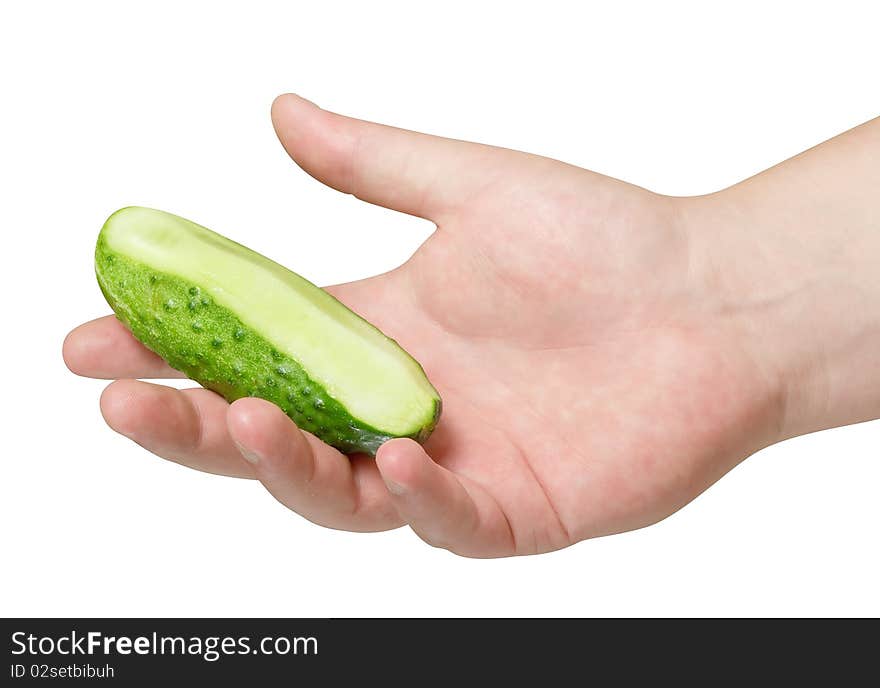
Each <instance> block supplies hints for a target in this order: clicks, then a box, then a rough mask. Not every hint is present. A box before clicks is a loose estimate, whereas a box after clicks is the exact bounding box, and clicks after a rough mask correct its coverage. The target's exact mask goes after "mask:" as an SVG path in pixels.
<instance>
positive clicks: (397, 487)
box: [382, 476, 406, 497]
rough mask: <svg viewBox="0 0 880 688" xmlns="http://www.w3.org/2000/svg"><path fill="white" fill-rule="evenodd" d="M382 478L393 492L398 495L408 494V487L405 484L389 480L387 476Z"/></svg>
mask: <svg viewBox="0 0 880 688" xmlns="http://www.w3.org/2000/svg"><path fill="white" fill-rule="evenodd" d="M382 479H383V480H384V481H385V487H387V488H388V491H389V492H390V493H391V494H393V495H397V496H398V497H399V496H400V495H403V494H406V488H405V487H404V486H403V485H401V484H400V483H396V482H394V481H393V480H389V479H388V478H386V477H385V476H382Z"/></svg>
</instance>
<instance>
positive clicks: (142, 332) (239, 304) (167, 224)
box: [95, 207, 441, 455]
mask: <svg viewBox="0 0 880 688" xmlns="http://www.w3.org/2000/svg"><path fill="white" fill-rule="evenodd" d="M95 271H96V274H97V278H98V284H99V285H100V287H101V290H102V291H103V293H104V296H105V297H106V298H107V301H108V303H109V304H110V306H111V307H112V308H113V310H114V311H115V313H116V315H117V317H118V318H119V319H120V320H121V321H122V322H123V323H124V324H125V325H126V326H127V327H128V328H129V329H130V330H131V332H132V333H133V334H134V336H135V337H137V338H138V339H139V340H140V341H141V342H143V343H144V344H145V345H146V346H147V347H148V348H150V349H152V350H153V351H155V352H156V353H157V354H159V355H160V356H161V357H162V358H164V359H165V360H166V361H168V363H169V364H170V365H171V366H172V367H174V368H177V369H178V370H180V371H182V372H183V373H185V374H186V375H187V376H188V377H190V378H192V379H193V380H196V381H198V382H199V383H200V384H202V385H203V386H205V387H207V388H209V389H212V390H214V391H216V392H218V393H219V394H222V395H223V396H224V397H225V398H226V399H228V400H229V401H233V400H235V399H239V398H241V397H246V396H255V397H261V398H263V399H266V400H268V401H271V402H273V403H274V404H277V405H278V406H279V407H281V409H282V410H283V411H284V412H285V413H286V414H287V415H288V416H290V417H291V418H292V419H293V420H294V421H295V422H296V424H297V425H298V426H299V427H300V428H302V429H303V430H307V431H308V432H311V433H313V434H315V435H317V436H318V437H320V438H321V439H322V440H323V441H325V442H327V443H328V444H331V445H333V446H334V447H337V448H338V449H340V450H341V451H343V452H345V453H354V452H365V453H368V454H372V455H375V453H376V450H377V449H378V448H379V446H380V445H381V444H382V443H383V442H385V441H386V440H388V439H391V438H394V437H411V438H413V439H415V440H417V441H419V442H423V441H424V440H426V439H427V438H428V436H429V435H430V434H431V431H432V430H433V429H434V426H435V425H436V423H437V420H438V419H439V417H440V407H441V402H440V396H439V394H438V393H437V391H436V390H435V389H434V387H433V386H432V385H431V383H430V382H429V381H428V378H427V376H426V375H425V373H424V371H423V370H422V367H421V366H420V365H419V364H418V362H416V360H415V359H413V358H412V357H411V356H410V355H409V354H408V353H406V351H404V350H403V349H402V348H401V347H400V346H399V345H398V344H397V343H396V342H395V341H394V340H392V339H390V338H389V337H387V336H385V335H384V334H382V332H380V331H379V330H378V329H376V328H375V327H374V326H373V325H371V324H369V323H368V322H367V321H366V320H364V319H362V318H361V317H360V316H358V315H357V314H355V313H354V312H352V311H351V310H349V309H348V308H346V307H345V306H344V305H343V304H342V303H340V302H339V301H337V300H336V299H335V298H333V297H332V296H330V295H329V294H328V293H327V292H325V291H324V290H323V289H320V288H318V287H316V286H315V285H313V284H312V283H310V282H308V281H307V280H305V279H304V278H302V277H300V276H299V275H297V274H295V273H293V272H291V271H290V270H288V269H286V268H284V267H282V266H281V265H279V264H277V263H275V262H273V261H271V260H269V259H268V258H266V257H264V256H262V255H260V254H258V253H256V252H254V251H251V250H250V249H248V248H245V247H244V246H241V245H240V244H237V243H235V242H233V241H230V240H229V239H226V238H225V237H222V236H221V235H219V234H216V233H215V232H212V231H211V230H209V229H206V228H204V227H201V226H200V225H197V224H195V223H193V222H190V221H189V220H185V219H183V218H181V217H177V216H176V215H172V214H170V213H165V212H162V211H159V210H152V209H149V208H138V207H130V208H123V209H122V210H119V211H117V212H116V213H114V214H113V215H111V216H110V218H109V219H108V220H107V222H106V223H105V224H104V227H103V228H102V229H101V233H100V235H99V236H98V243H97V247H96V250H95Z"/></svg>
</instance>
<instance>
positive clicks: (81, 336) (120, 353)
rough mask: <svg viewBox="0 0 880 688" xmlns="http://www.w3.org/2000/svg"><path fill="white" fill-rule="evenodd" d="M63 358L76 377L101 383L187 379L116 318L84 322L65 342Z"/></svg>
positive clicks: (108, 317) (107, 317)
mask: <svg viewBox="0 0 880 688" xmlns="http://www.w3.org/2000/svg"><path fill="white" fill-rule="evenodd" d="M62 355H63V356H64V362H65V363H66V364H67V367H68V368H70V370H71V371H72V372H74V373H76V374H77V375H82V376H84V377H94V378H98V379H102V380H116V379H119V378H180V377H186V376H185V375H184V374H183V373H181V372H180V371H179V370H175V369H174V368H172V367H171V366H169V365H168V364H167V363H166V362H165V361H164V360H163V359H162V358H161V357H160V356H159V355H158V354H155V353H153V352H152V351H150V350H149V349H148V348H147V347H145V346H144V345H143V344H141V343H140V342H139V341H138V340H137V339H135V338H134V335H132V333H131V332H129V331H128V330H127V329H126V328H125V326H124V325H123V324H122V323H121V322H119V320H117V319H116V317H115V316H112V315H108V316H105V317H103V318H98V319H97V320H92V321H90V322H87V323H83V324H82V325H80V326H79V327H77V328H75V329H74V330H73V331H71V332H70V334H68V335H67V337H66V338H65V339H64V346H63V348H62Z"/></svg>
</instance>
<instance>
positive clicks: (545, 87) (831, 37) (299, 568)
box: [0, 0, 880, 616]
mask: <svg viewBox="0 0 880 688" xmlns="http://www.w3.org/2000/svg"><path fill="white" fill-rule="evenodd" d="M823 4H824V7H821V6H818V5H815V6H814V5H810V4H809V3H803V2H797V3H795V2H792V3H781V2H780V3H766V2H761V3H750V2H742V1H740V2H729V3H726V2H712V3H700V2H664V3H649V2H641V3H637V2H614V3H611V2H595V3H556V2H547V1H546V0H545V1H544V2H540V3H539V2H531V3H523V4H520V3H513V2H505V3H498V4H492V3H476V2H471V3H461V4H458V3H455V2H450V1H449V0H447V1H446V2H442V3H436V4H434V5H433V6H430V5H428V4H427V3H411V2H407V3H395V4H391V3H376V2H364V3H350V4H345V3H336V2H309V3H293V2H289V3H276V4H266V3H259V2H247V3H238V6H237V7H235V8H233V7H230V6H225V5H222V4H221V3H216V2H212V3H204V4H201V3H181V2H172V3H163V2H155V1H154V2H151V3H124V2H104V3H101V2H57V3H47V2H31V3H24V2H19V3H15V2H13V3H4V4H3V9H2V10H0V70H2V72H0V75H2V89H0V99H2V108H0V121H2V127H0V209H2V215H0V217H2V223H0V224H2V233H3V234H2V243H0V246H2V254H0V255H2V270H0V280H2V293H3V294H4V295H5V299H4V307H5V315H4V317H3V318H2V320H0V322H2V337H0V347H2V352H0V361H2V365H3V369H2V371H3V372H2V377H0V379H2V381H3V383H4V384H3V388H4V390H5V394H4V396H3V398H2V401H0V405H2V409H3V410H2V416H0V417H2V419H3V421H2V426H3V428H2V433H3V449H2V457H3V463H2V467H3V468H2V478H0V518H2V521H0V538H2V541H0V551H2V558H3V561H2V564H0V614H2V615H3V616H12V615H26V616H30V615H37V616H39V615H93V616H100V615H108V616H113V615H145V616H154V615H180V616H187V615H205V616H220V615H257V616H260V615H268V616H288V615H293V616H300V615H302V616H364V615H379V616H384V615H414V616H422V615H442V616H445V615H502V616H508V615H578V616H580V615H587V616H592V615H878V614H880V590H878V580H880V554H878V524H880V506H878V500H877V496H876V495H877V493H878V491H880V462H878V450H877V447H878V445H880V424H878V423H876V422H875V423H869V424H863V425H861V426H854V427H849V428H843V429H838V430H833V431H829V432H824V433H821V434H818V435H813V436H808V437H803V438H799V439H796V440H793V441H789V442H786V443H784V444H782V445H777V446H775V447H772V448H770V449H767V450H765V451H763V452H761V453H760V454H758V455H756V456H754V457H752V458H751V459H749V460H748V461H746V462H745V463H744V464H743V465H742V466H740V467H739V468H738V469H736V470H735V471H733V473H732V474H730V475H728V476H727V477H726V478H725V479H724V480H722V481H721V482H720V483H719V484H717V485H716V486H714V487H713V488H711V489H710V490H709V491H708V492H707V493H705V494H704V495H703V496H701V497H700V498H699V499H697V500H696V501H695V502H694V503H693V504H691V505H690V506H688V507H686V508H685V509H684V510H683V511H681V512H679V513H678V514H676V515H674V516H672V517H671V518H669V519H667V520H666V521H664V522H662V523H661V524H659V525H656V526H654V527H651V528H648V529H645V530H642V531H639V532H634V533H629V534H625V535H618V536H614V537H609V538H604V539H600V540H596V541H591V542H584V543H581V544H579V545H576V546H574V547H571V548H569V549H567V550H565V551H561V552H557V553H554V554H549V555H543V556H539V557H527V558H518V559H507V560H490V561H475V560H466V559H462V558H459V557H456V556H454V555H451V554H449V553H448V552H445V551H441V550H435V549H431V548H429V547H428V546H426V545H424V544H422V542H421V541H420V540H418V539H417V538H416V537H415V536H414V535H413V534H412V533H411V532H409V531H408V530H398V531H394V532H390V533H384V534H374V535H358V534H351V533H343V532H336V531H330V530H324V529H321V528H318V527H317V526H313V525H311V524H310V523H308V522H306V521H304V520H302V519H301V518H299V517H298V516H296V515H295V514H293V513H290V512H288V511H286V510H285V509H284V508H283V507H282V506H280V505H279V504H277V503H276V502H275V501H274V500H272V499H271V498H270V497H269V496H268V494H267V493H265V492H264V490H263V489H262V488H261V487H260V485H259V484H256V483H253V482H249V481H237V480H233V479H227V478H220V477H215V476H210V475H206V474H201V473H196V472H192V471H189V470H187V469H184V468H181V467H179V466H177V465H175V464H171V463H168V462H165V461H162V460H160V459H157V458H155V457H153V456H151V455H150V454H148V453H147V452H145V451H144V450H142V449H140V448H139V447H137V446H135V445H133V444H131V443H129V442H128V441H127V440H125V439H124V438H123V437H121V436H118V435H116V434H114V433H113V432H112V431H110V430H109V429H108V428H107V427H106V426H105V425H104V423H103V422H102V420H101V416H100V414H99V411H98V404H97V398H98V394H99V392H100V391H101V389H102V388H103V386H104V384H105V383H103V382H100V381H91V380H85V379H79V378H76V377H74V376H73V375H72V374H70V373H69V372H68V371H67V369H66V368H65V367H64V365H63V363H62V360H61V356H60V347H61V342H62V339H63V336H64V334H65V333H66V331H67V330H68V329H69V328H70V327H72V326H74V325H76V324H77V323H79V322H80V321H82V320H86V319H90V318H93V317H96V316H98V315H102V314H104V313H105V312H108V309H107V307H106V305H105V303H104V301H103V299H102V297H101V294H100V292H99V291H98V287H97V285H96V283H95V280H94V276H93V272H92V251H93V245H94V240H95V237H96V234H97V231H98V229H99V228H100V226H101V224H102V222H103V220H104V219H105V217H106V216H107V215H108V214H109V213H110V212H112V211H113V210H115V209H116V208H118V207H120V206H124V205H129V204H139V205H148V206H154V207H159V208H163V209H167V210H170V211H172V212H175V213H179V214H181V215H184V216H186V217H191V218H193V219H194V220H196V221H198V222H200V223H203V224H205V225H207V226H209V227H212V228H214V229H217V230H218V231H220V232H222V233H224V234H227V235H229V236H231V237H233V238H235V239H238V240H239V241H243V242H245V243H247V244H248V245H250V246H252V247H254V248H255V249H257V250H259V251H261V252H264V253H266V254H268V255H270V256H272V257H274V258H276V259H278V260H279V261H281V262H282V263H285V264H286V265H288V266H289V267H291V268H292V269H294V270H296V271H298V272H300V273H302V274H304V275H305V276H307V277H309V278H311V279H312V280H313V281H315V282H318V283H321V284H327V283H333V282H338V281H346V280H351V279H355V278H358V277H364V276H368V275H371V274H374V273H377V272H380V271H384V270H387V269H389V268H391V267H393V266H395V265H396V264H398V263H399V262H401V261H403V260H404V259H405V258H406V257H407V256H409V255H410V253H411V252H412V251H413V250H415V248H416V247H417V246H418V245H419V243H420V242H421V241H422V240H424V238H425V237H426V236H427V235H428V234H429V232H430V231H431V225H430V224H429V223H427V222H424V221H421V220H416V219H413V218H410V217H407V216H404V215H399V214H396V213H394V212H391V211H388V210H384V209H380V208H374V207H370V206H367V205H365V204H362V203H360V202H359V201H357V200H355V199H353V198H351V197H348V196H343V195H341V194H339V193H337V192H335V191H332V190H329V189H326V188H324V187H322V186H321V185H320V184H318V183H317V182H315V181H313V180H312V179H310V178H309V177H307V176H306V175H305V174H304V173H303V172H301V171H300V170H299V169H298V168H296V167H295V166H294V165H293V164H292V163H291V162H290V161H289V160H288V158H287V156H286V154H285V153H284V151H283V150H282V149H281V147H280V145H279V144H278V143H277V141H276V139H275V135H274V133H273V131H272V128H271V125H270V123H269V116H268V111H269V104H270V102H271V100H272V98H273V97H274V96H275V95H276V94H278V93H281V92H284V91H297V92H299V93H301V94H302V95H304V96H306V97H308V98H310V99H312V100H314V101H316V102H317V103H318V104H320V105H322V106H323V107H326V108H328V109H333V110H336V111H339V112H344V113H349V114H353V115H356V116H359V117H362V118H367V119H373V120H378V121H383V122H387V123H391V124H395V125H398V126H403V127H407V128H411V129H419V130H423V131H428V132H433V133H439V134H443V135H447V136H453V137H458V138H464V139H471V140H479V141H485V142H490V143H495V144H499V145H504V146H508V147H513V148H518V149H525V150H529V151H533V152H537V153H541V154H545V155H549V156H552V157H558V158H562V159H564V160H566V161H569V162H572V163H574V164H577V165H581V166H584V167H589V168H591V169H595V170H597V171H599V172H603V173H606V174H610V175H613V176H617V177H620V178H623V179H625V180H627V181H631V182H634V183H636V184H640V185H642V186H646V187H648V188H651V189H654V190H656V191H660V192H664V193H670V194H698V193H703V192H708V191H712V190H715V189H718V188H721V187H723V186H726V185H729V184H731V183H734V182H736V181H738V180H740V179H742V178H743V177H745V176H749V175H751V174H754V173H756V172H758V171H760V170H762V169H764V168H766V167H768V166H770V165H772V164H774V163H776V162H778V161H780V160H782V159H784V158H786V157H789V156H791V155H793V154H795V153H797V152H799V151H800V150H802V149H804V148H807V147H809V146H811V145H813V144H815V143H818V142H819V141H821V140H823V139H825V138H828V137H830V136H832V135H834V134H836V133H838V132H840V131H842V130H845V129H847V128H850V127H852V126H854V125H856V124H859V123H860V122H862V121H864V120H867V119H870V118H872V117H875V116H877V115H878V114H880V90H878V84H880V76H878V75H880V40H878V26H880V10H878V9H877V4H876V3H874V2H864V3H861V4H859V3H854V2H840V1H839V0H838V2H835V3H823ZM878 262H880V257H878ZM645 422H650V419H649V418H646V419H645Z"/></svg>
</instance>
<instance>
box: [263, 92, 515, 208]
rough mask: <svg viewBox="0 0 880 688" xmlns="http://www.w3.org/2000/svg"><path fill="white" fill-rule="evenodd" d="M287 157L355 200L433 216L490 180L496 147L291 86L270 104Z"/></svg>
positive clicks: (496, 153) (498, 149) (501, 153)
mask: <svg viewBox="0 0 880 688" xmlns="http://www.w3.org/2000/svg"><path fill="white" fill-rule="evenodd" d="M272 124H273V125H274V127H275V132H276V133H277V134H278V138H279V139H280V140H281V143H282V145H283V146H284V148H285V149H286V150H287V152H288V154H289V155H290V157H291V158H293V160H294V161H295V162H296V163H297V164H298V165H299V166H300V167H302V168H303V169H304V170H305V171H306V172H308V173H309V174H310V175H312V176H313V177H315V178H316V179H317V180H319V181H321V182H323V183H324V184H327V185H328V186H332V187H333V188H334V189H338V190H339V191H342V192H344V193H350V194H353V195H355V196H356V197H357V198H360V199H361V200H364V201H367V202H369V203H375V204H376V205H381V206H384V207H386V208H391V209H393V210H399V211H401V212H404V213H409V214H410V215H418V216H419V217H424V218H427V219H431V220H435V221H438V218H440V217H443V216H446V215H449V214H451V213H453V212H455V210H456V209H457V208H458V206H459V205H460V204H461V203H462V202H463V200H464V199H466V198H467V197H468V196H470V195H472V194H473V193H474V192H475V191H477V190H479V188H480V187H481V186H482V185H485V184H487V183H488V182H489V181H491V178H492V171H493V169H496V170H497V169H498V167H499V166H497V165H493V162H494V161H496V160H497V157H498V156H499V155H503V154H505V153H510V152H511V151H505V150H504V149H501V148H494V147H492V146H485V145H482V144H476V143H467V142H464V141H457V140H454V139H446V138H441V137H438V136H429V135H428V134H420V133H418V132H414V131H407V130H405V129H397V128H395V127H389V126H385V125H383V124H374V123H373V122H365V121H363V120H359V119H353V118H351V117H345V116H343V115H337V114H335V113H333V112H328V111H327V110H322V109H321V108H319V107H318V106H317V105H315V104H314V103H312V102H311V101H308V100H306V99H305V98H301V97H299V96H297V95H294V94H292V93H288V94H285V95H282V96H278V98H276V99H275V102H274V103H273V104H272Z"/></svg>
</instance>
